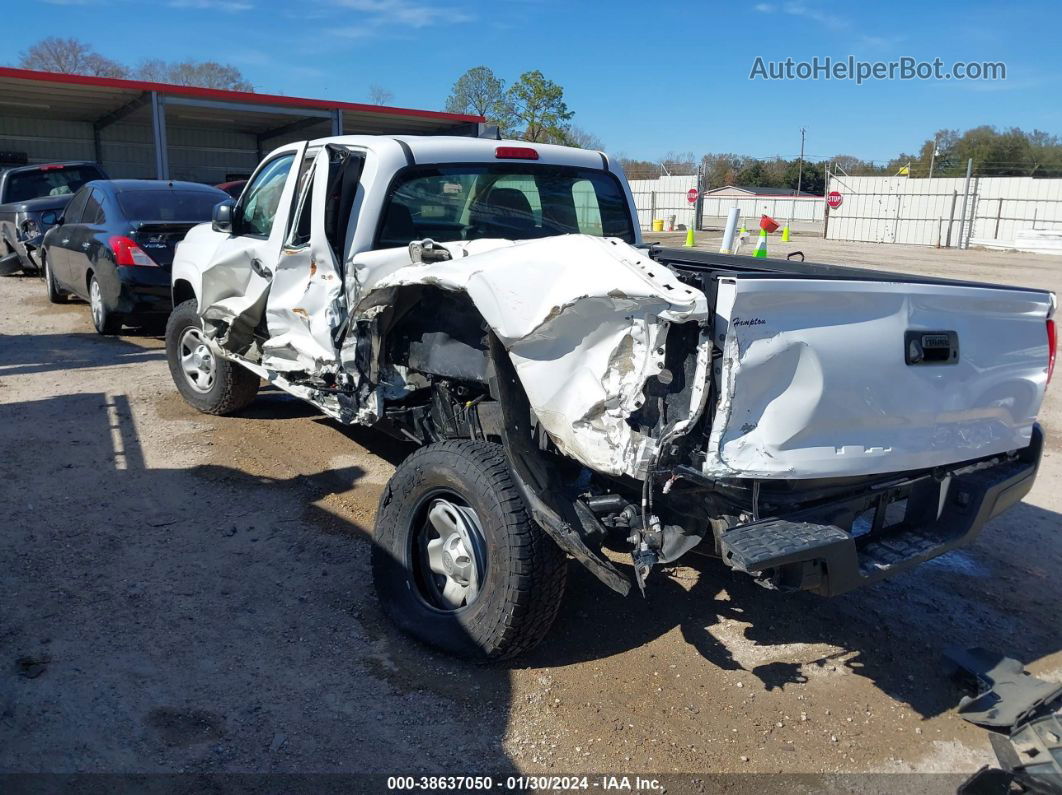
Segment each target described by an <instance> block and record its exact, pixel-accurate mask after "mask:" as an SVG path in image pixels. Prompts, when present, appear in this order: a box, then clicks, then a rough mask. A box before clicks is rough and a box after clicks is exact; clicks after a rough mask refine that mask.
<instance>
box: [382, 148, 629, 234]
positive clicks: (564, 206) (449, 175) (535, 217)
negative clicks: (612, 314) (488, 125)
mask: <svg viewBox="0 0 1062 795" xmlns="http://www.w3.org/2000/svg"><path fill="white" fill-rule="evenodd" d="M564 234H586V235H596V236H604V237H618V238H620V239H622V240H624V241H626V242H628V243H633V242H634V240H635V232H634V226H633V222H632V219H631V216H630V210H629V208H628V205H627V198H626V195H625V193H624V191H623V187H622V185H621V184H620V182H619V180H618V179H617V178H616V176H615V175H614V174H610V173H608V172H606V171H601V170H596V169H589V168H577V167H570V166H550V165H539V164H529V163H504V164H493V163H476V164H467V165H451V164H446V165H437V166H412V167H409V168H406V169H403V170H402V171H401V172H399V174H398V176H396V177H395V180H394V182H393V183H392V185H391V188H390V190H389V191H388V195H387V199H386V201H385V203H384V210H383V214H382V216H381V220H380V226H379V228H378V230H377V234H376V240H375V243H374V245H373V248H376V249H382V248H395V247H398V246H404V245H407V244H408V243H409V242H410V241H411V240H421V239H424V238H431V239H433V240H436V241H438V242H441V243H444V242H453V241H462V240H464V241H467V240H478V239H481V238H506V239H510V240H530V239H534V238H540V237H549V236H552V235H564Z"/></svg>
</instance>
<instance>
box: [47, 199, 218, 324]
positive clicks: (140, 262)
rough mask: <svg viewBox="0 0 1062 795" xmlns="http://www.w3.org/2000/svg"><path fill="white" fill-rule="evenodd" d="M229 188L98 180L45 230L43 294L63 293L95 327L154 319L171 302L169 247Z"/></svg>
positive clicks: (55, 299)
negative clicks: (82, 303)
mask: <svg viewBox="0 0 1062 795" xmlns="http://www.w3.org/2000/svg"><path fill="white" fill-rule="evenodd" d="M228 199H229V196H228V194H226V193H225V192H224V191H220V190H218V189H217V188H212V187H210V186H208V185H200V184H198V183H195V182H163V181H158V180H146V179H116V180H97V181H93V182H89V183H87V184H86V185H84V186H83V187H82V188H81V189H80V190H78V192H77V193H76V194H75V195H74V198H73V199H71V200H70V204H68V205H67V207H66V210H65V211H64V212H63V215H62V217H61V218H60V219H59V221H58V223H57V224H56V225H55V226H54V227H52V228H51V229H50V230H48V233H47V234H46V235H45V236H44V242H43V246H42V250H41V258H42V261H43V268H44V281H45V283H46V285H47V288H48V299H49V300H50V301H52V303H60V302H62V301H63V300H65V298H66V296H67V295H68V294H70V293H73V294H74V295H77V296H79V297H81V298H84V299H85V300H87V301H88V302H89V306H90V307H91V309H92V324H93V325H94V326H95V327H96V331H98V332H99V333H100V334H116V333H118V331H119V330H120V329H121V327H122V325H123V323H127V324H129V325H142V324H150V323H152V322H153V321H159V322H161V320H162V319H164V318H165V316H166V315H167V314H169V312H170V309H171V308H172V303H171V298H170V266H171V265H172V264H173V254H174V250H175V249H176V247H177V243H179V242H180V241H181V240H182V239H183V238H184V236H185V234H186V233H187V232H188V230H189V229H191V228H192V227H193V226H195V225H196V224H199V223H202V222H204V221H209V220H210V218H211V214H212V212H213V209H214V205H215V204H217V203H218V202H222V201H227V200H228Z"/></svg>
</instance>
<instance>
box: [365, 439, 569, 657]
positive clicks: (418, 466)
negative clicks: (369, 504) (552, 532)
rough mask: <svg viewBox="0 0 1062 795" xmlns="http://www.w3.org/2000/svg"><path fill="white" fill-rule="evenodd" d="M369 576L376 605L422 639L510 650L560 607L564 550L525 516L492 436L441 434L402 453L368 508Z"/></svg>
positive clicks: (525, 642)
mask: <svg viewBox="0 0 1062 795" xmlns="http://www.w3.org/2000/svg"><path fill="white" fill-rule="evenodd" d="M373 532H374V538H373V541H374V544H373V549H372V574H373V582H374V584H375V586H376V592H377V595H378V596H379V599H380V603H381V605H382V607H383V610H384V612H385V613H386V614H387V615H388V616H389V617H390V618H391V620H393V621H394V622H395V624H397V625H398V627H399V629H401V630H402V631H403V632H406V633H407V634H409V635H412V636H413V637H415V638H417V639H418V640H420V641H423V642H424V643H427V644H428V645H430V646H434V647H436V648H439V649H442V650H443V651H446V652H449V653H451V654H455V655H457V656H460V657H465V658H471V659H478V660H481V661H484V660H490V659H499V658H505V657H515V656H516V655H519V654H522V653H523V652H526V651H528V650H529V649H531V648H532V647H533V646H535V645H536V644H537V643H538V642H539V641H541V640H542V638H543V637H544V636H545V635H546V632H547V631H548V630H549V628H550V625H551V624H552V623H553V619H554V618H555V617H556V615H557V611H558V609H559V608H560V604H561V599H562V597H563V595H564V583H565V579H566V576H567V561H566V559H565V556H564V553H563V552H561V550H560V549H559V548H558V547H557V545H556V544H555V543H554V542H553V540H552V539H550V538H549V537H548V536H547V535H546V534H545V533H544V532H543V531H542V529H541V528H539V527H538V525H536V524H535V523H534V522H533V521H532V520H531V517H530V516H529V514H528V512H527V508H526V506H525V505H524V501H523V498H522V497H521V496H520V493H519V492H518V491H517V489H516V486H515V485H514V483H513V480H512V475H511V474H510V470H509V463H508V461H507V460H506V457H505V452H504V450H503V449H502V448H501V447H500V446H499V445H496V444H490V443H487V442H473V441H464V440H461V441H445V442H439V443H437V444H432V445H428V446H427V447H423V448H421V449H420V450H418V451H417V452H415V453H414V454H413V455H411V456H410V457H409V458H407V459H406V460H405V461H403V462H402V463H401V464H400V465H399V467H398V469H397V470H396V471H395V474H394V476H393V477H392V478H391V480H390V481H389V482H388V484H387V488H386V489H385V490H384V493H383V495H382V496H381V498H380V506H379V510H378V511H377V513H376V525H375V529H374V531H373Z"/></svg>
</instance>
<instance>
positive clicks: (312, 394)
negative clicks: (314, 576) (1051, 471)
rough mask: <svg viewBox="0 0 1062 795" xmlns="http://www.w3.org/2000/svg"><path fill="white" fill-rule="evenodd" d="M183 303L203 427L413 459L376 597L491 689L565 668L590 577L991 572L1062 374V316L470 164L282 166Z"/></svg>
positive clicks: (376, 554)
mask: <svg viewBox="0 0 1062 795" xmlns="http://www.w3.org/2000/svg"><path fill="white" fill-rule="evenodd" d="M173 301H174V306H175V307H176V308H175V311H174V313H173V315H172V317H171V319H170V322H169V327H168V329H167V351H168V356H169V364H170V369H171V371H172V373H173V378H174V380H175V382H176V384H177V388H178V389H179V390H180V392H181V394H182V395H183V396H184V397H185V399H186V400H187V401H188V402H189V403H190V404H192V405H193V406H195V407H196V408H198V409H200V410H202V411H206V412H211V413H216V414H225V413H229V412H233V411H237V410H239V409H240V408H241V407H243V406H245V405H246V404H247V403H248V402H250V401H251V400H252V399H253V398H254V395H255V393H256V391H257V389H258V386H259V379H265V380H267V381H269V382H270V383H272V384H274V385H276V386H278V387H280V388H281V389H284V390H286V391H288V392H290V393H291V394H293V395H296V396H298V397H299V398H302V399H304V400H307V401H309V402H310V403H312V404H314V405H315V406H317V407H318V408H319V409H320V410H321V411H322V412H324V413H325V414H327V415H329V416H331V417H333V418H335V419H336V420H337V421H339V422H341V423H361V424H365V425H372V426H374V427H376V428H379V429H381V430H383V431H386V432H388V433H391V434H394V435H396V436H398V437H400V438H403V439H408V440H410V441H413V442H415V443H417V444H418V445H420V446H421V447H420V449H419V450H417V451H416V452H415V453H413V454H412V455H411V456H409V458H407V459H406V460H405V461H404V462H403V463H402V464H401V465H400V466H399V467H398V469H397V471H396V472H395V474H394V477H393V478H392V479H391V481H390V483H389V484H388V486H387V488H386V489H385V492H384V494H383V496H382V498H381V501H380V506H379V511H378V513H377V518H376V525H375V530H374V534H375V536H374V548H373V576H374V580H375V584H376V588H377V591H378V593H379V596H380V599H381V603H382V605H383V609H384V610H385V611H386V612H387V613H388V614H389V615H390V616H391V617H392V618H393V619H394V620H395V621H396V622H397V624H398V625H399V626H400V627H401V628H403V629H404V630H405V631H407V632H409V633H411V634H413V635H414V636H416V637H418V638H420V639H422V640H424V641H426V642H428V643H430V644H433V645H435V646H438V647H441V648H443V649H445V650H448V651H450V652H453V653H456V654H461V655H466V656H472V657H479V658H493V657H503V656H512V655H515V654H518V653H520V652H522V651H525V650H526V649H528V648H530V647H531V646H532V645H534V644H535V643H537V642H538V641H539V640H540V639H541V638H542V637H543V635H544V634H545V633H546V631H547V629H548V628H549V626H550V623H551V622H552V620H553V618H554V616H555V615H556V613H557V610H558V608H559V605H560V602H561V597H562V594H563V590H564V582H565V571H566V559H567V557H566V556H567V555H570V556H572V557H574V558H575V559H576V560H578V561H579V562H580V563H581V564H582V565H584V566H586V567H587V568H588V569H589V570H590V571H591V572H593V573H594V574H595V575H596V576H597V577H598V578H600V579H601V580H602V581H603V582H605V583H606V584H607V585H609V586H610V587H612V588H614V589H615V590H617V591H619V592H621V593H627V592H628V591H629V590H630V588H631V585H632V580H633V582H636V583H637V584H638V585H639V587H640V588H642V590H643V591H644V588H645V581H646V576H647V575H648V573H649V570H650V568H651V567H652V566H653V565H654V564H657V563H668V562H671V561H674V560H675V559H676V558H678V557H679V556H680V555H683V554H684V553H686V552H689V551H691V550H693V549H695V548H696V549H697V550H698V551H701V552H708V553H712V554H715V555H718V556H719V557H721V558H722V560H723V562H724V563H725V564H726V565H727V566H730V567H731V568H733V569H736V570H740V571H744V572H747V573H748V574H749V575H751V576H753V577H754V578H756V580H757V581H759V582H761V583H762V584H764V585H766V586H768V587H771V588H775V589H778V590H781V591H791V590H798V589H803V590H810V591H814V592H817V593H820V594H823V595H833V594H838V593H842V592H844V591H847V590H849V589H851V588H854V587H856V586H859V585H863V584H868V583H872V582H874V581H876V580H879V579H881V578H883V577H887V576H890V575H893V574H896V573H898V572H901V571H904V570H906V569H909V568H911V567H912V566H914V565H915V564H917V563H919V562H921V561H925V560H927V559H929V558H932V557H934V556H936V555H940V554H942V553H944V552H946V551H948V550H949V549H952V548H954V547H956V546H958V545H961V544H965V543H969V542H970V541H971V540H972V539H973V538H974V537H975V536H976V535H977V533H978V532H979V531H980V530H981V528H982V526H983V525H984V524H985V523H986V522H987V521H988V520H989V519H991V518H992V517H994V516H996V515H997V514H999V513H1000V512H1001V511H1003V510H1005V509H1006V508H1007V507H1009V506H1010V505H1012V504H1014V503H1015V502H1017V501H1018V500H1020V499H1021V498H1022V496H1024V495H1025V494H1026V493H1027V492H1028V491H1029V489H1030V487H1031V486H1032V483H1033V479H1034V477H1035V475H1036V470H1037V466H1038V463H1039V459H1040V451H1041V447H1042V445H1043V436H1042V433H1041V430H1040V428H1039V426H1038V425H1037V424H1036V414H1037V411H1038V410H1039V408H1040V403H1041V401H1042V399H1043V396H1044V390H1045V388H1046V386H1047V383H1048V380H1049V379H1050V376H1051V368H1052V365H1053V361H1054V355H1055V331H1054V321H1053V320H1052V314H1053V312H1054V309H1055V297H1054V295H1053V294H1051V293H1048V292H1044V291H1042V290H1033V289H1020V288H1012V287H997V286H991V285H985V284H971V283H962V282H953V281H945V280H940V279H932V278H921V277H913V276H899V275H895V274H889V273H881V272H876V271H867V270H857V269H852V268H844V267H835V266H828V265H812V264H808V263H800V264H798V263H791V262H787V261H771V260H766V261H764V260H756V259H753V258H750V257H737V256H721V255H716V254H712V253H708V252H701V251H696V250H689V249H687V250H674V249H671V250H669V249H664V248H660V247H657V246H646V245H644V244H643V243H642V239H641V234H640V232H639V227H638V223H637V215H636V211H635V206H634V202H633V200H632V198H631V194H630V190H629V188H628V186H627V183H626V181H625V179H624V176H623V173H622V171H621V169H620V168H619V167H618V166H617V165H616V164H615V163H613V162H611V161H610V160H609V159H608V157H607V156H606V155H604V154H602V153H599V152H591V151H585V150H579V149H570V148H565V147H558V146H550V145H540V144H534V145H529V144H526V143H523V142H519V141H494V140H483V139H475V138H449V137H430V138H428V137H414V136H398V137H382V136H345V137H336V138H325V139H320V140H316V141H310V142H302V143H294V144H290V145H288V146H284V147H282V148H280V149H277V150H276V151H274V152H273V153H271V154H270V155H269V156H268V157H267V158H266V159H265V160H264V162H263V163H262V164H261V165H260V166H259V167H258V169H257V170H256V172H255V174H254V176H253V177H252V178H251V180H250V182H249V183H248V185H247V187H246V188H245V189H244V191H243V194H242V195H241V196H240V198H239V200H238V201H236V202H235V203H231V202H229V203H223V204H220V205H218V206H217V208H215V213H214V221H213V224H207V225H201V226H198V227H196V228H194V229H193V230H192V231H191V232H189V234H188V235H187V237H186V238H185V240H184V242H182V243H181V244H180V245H179V247H178V249H177V253H176V258H175V261H174V264H173ZM603 548H608V549H610V550H618V551H626V552H628V553H629V554H630V563H631V565H630V566H629V567H625V566H622V565H618V564H617V562H616V557H615V555H613V556H609V555H606V554H604V553H603ZM625 570H626V571H625Z"/></svg>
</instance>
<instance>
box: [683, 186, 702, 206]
mask: <svg viewBox="0 0 1062 795" xmlns="http://www.w3.org/2000/svg"><path fill="white" fill-rule="evenodd" d="M698 196H700V194H699V193H698V192H697V189H696V188H690V189H689V190H688V191H686V201H688V202H689V203H690V204H695V203H696V202H697V197H698Z"/></svg>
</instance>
